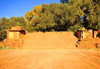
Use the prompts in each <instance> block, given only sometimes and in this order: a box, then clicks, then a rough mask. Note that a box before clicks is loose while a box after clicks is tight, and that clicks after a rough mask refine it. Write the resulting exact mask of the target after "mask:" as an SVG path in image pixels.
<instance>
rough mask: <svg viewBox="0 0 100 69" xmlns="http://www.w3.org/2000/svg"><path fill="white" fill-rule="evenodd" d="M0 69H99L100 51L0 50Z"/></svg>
mask: <svg viewBox="0 0 100 69" xmlns="http://www.w3.org/2000/svg"><path fill="white" fill-rule="evenodd" d="M0 69H100V49H89V50H88V49H80V50H79V49H66V50H63V49H62V50H57V49H54V50H53V49H51V50H50V49H48V50H0Z"/></svg>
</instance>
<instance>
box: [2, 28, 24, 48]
mask: <svg viewBox="0 0 100 69" xmlns="http://www.w3.org/2000/svg"><path fill="white" fill-rule="evenodd" d="M25 34H26V32H25V30H24V29H23V28H22V27H20V26H15V27H12V28H11V29H9V30H7V38H6V39H5V40H4V41H3V42H2V43H1V46H7V47H11V48H21V46H22V44H23V37H24V35H25Z"/></svg>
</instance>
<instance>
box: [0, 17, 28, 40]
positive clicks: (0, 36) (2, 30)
mask: <svg viewBox="0 0 100 69" xmlns="http://www.w3.org/2000/svg"><path fill="white" fill-rule="evenodd" d="M12 26H22V27H24V28H25V26H26V22H25V19H24V17H11V18H10V19H8V18H5V17H2V18H1V19H0V41H3V40H4V39H5V38H6V37H7V32H6V30H7V29H10V28H11V27H12Z"/></svg>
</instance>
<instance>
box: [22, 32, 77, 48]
mask: <svg viewBox="0 0 100 69" xmlns="http://www.w3.org/2000/svg"><path fill="white" fill-rule="evenodd" d="M77 40H78V39H77V38H76V37H75V36H74V33H73V32H45V33H42V32H34V33H28V34H26V35H25V38H24V44H23V46H22V48H23V49H69V48H76V46H75V44H76V42H77Z"/></svg>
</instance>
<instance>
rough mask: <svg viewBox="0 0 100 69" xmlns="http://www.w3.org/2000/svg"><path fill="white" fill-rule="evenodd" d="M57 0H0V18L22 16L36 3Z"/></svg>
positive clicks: (54, 1)
mask: <svg viewBox="0 0 100 69" xmlns="http://www.w3.org/2000/svg"><path fill="white" fill-rule="evenodd" d="M59 2H60V0H0V18H1V17H7V18H10V17H13V16H15V17H19V16H24V14H25V13H26V12H27V11H30V10H31V9H33V7H34V6H36V5H41V4H42V3H45V4H50V3H59Z"/></svg>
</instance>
